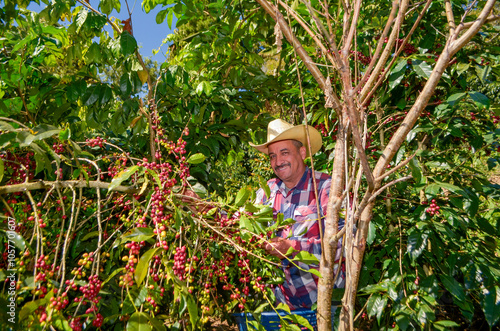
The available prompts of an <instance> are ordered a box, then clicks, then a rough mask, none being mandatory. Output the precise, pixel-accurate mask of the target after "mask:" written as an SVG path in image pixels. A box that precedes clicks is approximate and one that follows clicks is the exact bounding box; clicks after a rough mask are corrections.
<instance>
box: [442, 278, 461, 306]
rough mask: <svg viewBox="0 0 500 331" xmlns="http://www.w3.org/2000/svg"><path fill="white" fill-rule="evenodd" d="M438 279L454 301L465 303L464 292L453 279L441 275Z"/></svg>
mask: <svg viewBox="0 0 500 331" xmlns="http://www.w3.org/2000/svg"><path fill="white" fill-rule="evenodd" d="M440 278H441V281H442V282H443V286H444V287H445V289H446V290H448V292H450V293H451V295H452V296H453V297H454V298H455V299H457V300H459V301H462V302H463V301H465V291H464V289H463V287H462V285H460V283H459V282H457V280H456V279H455V278H453V277H450V276H447V275H441V276H440Z"/></svg>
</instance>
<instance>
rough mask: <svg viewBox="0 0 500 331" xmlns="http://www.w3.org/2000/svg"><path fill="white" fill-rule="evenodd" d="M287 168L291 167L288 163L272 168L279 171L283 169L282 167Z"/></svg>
mask: <svg viewBox="0 0 500 331" xmlns="http://www.w3.org/2000/svg"><path fill="white" fill-rule="evenodd" d="M289 166H291V164H290V163H288V162H287V163H283V164H282V165H279V166H276V167H274V170H281V169H283V168H284V167H289Z"/></svg>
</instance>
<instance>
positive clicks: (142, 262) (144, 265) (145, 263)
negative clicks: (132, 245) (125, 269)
mask: <svg viewBox="0 0 500 331" xmlns="http://www.w3.org/2000/svg"><path fill="white" fill-rule="evenodd" d="M160 249H163V248H161V247H156V248H151V249H150V250H148V251H147V252H146V253H144V254H142V256H141V258H140V259H139V262H138V263H137V266H136V268H135V274H134V277H135V281H136V283H137V286H140V285H141V283H142V281H143V280H144V277H146V275H147V274H148V268H149V261H150V260H151V258H152V257H153V256H154V255H155V254H156V252H157V251H158V250H160Z"/></svg>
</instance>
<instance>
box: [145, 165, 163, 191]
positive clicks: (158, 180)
mask: <svg viewBox="0 0 500 331" xmlns="http://www.w3.org/2000/svg"><path fill="white" fill-rule="evenodd" d="M146 171H147V172H149V174H150V175H151V176H153V178H154V180H155V182H156V185H158V187H161V186H162V184H161V180H160V176H158V174H157V173H156V172H155V171H153V170H151V169H146Z"/></svg>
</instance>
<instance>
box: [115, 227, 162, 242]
mask: <svg viewBox="0 0 500 331" xmlns="http://www.w3.org/2000/svg"><path fill="white" fill-rule="evenodd" d="M153 236H154V233H153V230H152V229H150V228H133V229H132V230H130V231H127V232H125V233H124V234H123V236H122V237H121V240H122V242H127V241H135V242H138V241H143V240H148V239H149V238H152V237H153Z"/></svg>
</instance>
